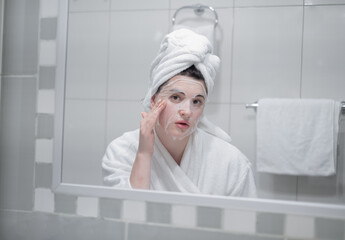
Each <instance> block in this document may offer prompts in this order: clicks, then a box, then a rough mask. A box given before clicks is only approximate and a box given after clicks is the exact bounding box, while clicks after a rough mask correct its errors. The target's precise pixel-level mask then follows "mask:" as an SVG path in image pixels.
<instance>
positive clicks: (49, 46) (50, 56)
mask: <svg viewBox="0 0 345 240" xmlns="http://www.w3.org/2000/svg"><path fill="white" fill-rule="evenodd" d="M39 52H40V53H39V65H40V66H55V64H56V41H53V40H41V41H40V50H39Z"/></svg>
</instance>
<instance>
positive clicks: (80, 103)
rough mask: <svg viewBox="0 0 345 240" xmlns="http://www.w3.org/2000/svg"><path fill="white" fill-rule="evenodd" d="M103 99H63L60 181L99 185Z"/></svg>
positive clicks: (103, 138) (100, 175) (103, 133)
mask: <svg viewBox="0 0 345 240" xmlns="http://www.w3.org/2000/svg"><path fill="white" fill-rule="evenodd" d="M105 106H106V103H105V101H97V100H94V101H93V100H66V102H65V126H64V141H63V149H64V151H63V164H62V166H63V169H62V170H63V174H62V179H63V182H68V183H79V184H91V185H94V184H96V185H102V181H103V179H102V168H101V161H102V157H103V155H104V152H105V148H104V141H105V109H106V107H105Z"/></svg>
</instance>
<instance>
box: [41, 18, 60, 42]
mask: <svg viewBox="0 0 345 240" xmlns="http://www.w3.org/2000/svg"><path fill="white" fill-rule="evenodd" d="M56 30H57V18H42V19H41V32H40V38H41V39H42V40H55V39H56Z"/></svg>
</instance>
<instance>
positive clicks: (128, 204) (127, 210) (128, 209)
mask: <svg viewBox="0 0 345 240" xmlns="http://www.w3.org/2000/svg"><path fill="white" fill-rule="evenodd" d="M122 210H123V213H122V218H123V219H125V220H133V221H145V220H146V203H145V202H141V201H132V200H124V201H123V205H122Z"/></svg>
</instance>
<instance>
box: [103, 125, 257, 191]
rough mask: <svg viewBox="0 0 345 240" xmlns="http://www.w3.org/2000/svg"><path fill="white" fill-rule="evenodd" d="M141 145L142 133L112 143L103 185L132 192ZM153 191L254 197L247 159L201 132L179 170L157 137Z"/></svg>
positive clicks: (152, 177) (152, 176) (192, 141)
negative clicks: (136, 160) (134, 167)
mask: <svg viewBox="0 0 345 240" xmlns="http://www.w3.org/2000/svg"><path fill="white" fill-rule="evenodd" d="M138 144H139V129H137V130H135V131H132V132H127V133H125V134H123V135H122V136H121V137H119V138H117V139H115V140H113V141H112V142H111V143H110V144H109V146H108V148H107V150H106V153H105V155H104V157H103V162H102V167H103V170H104V173H105V177H104V183H105V184H106V185H108V186H114V187H117V188H131V185H130V182H129V177H130V174H131V170H132V165H133V163H134V160H135V157H136V153H137V149H138ZM150 188H151V190H160V191H175V192H188V193H202V194H212V195H224V196H242V197H255V196H256V187H255V182H254V178H253V174H252V170H251V164H250V162H249V161H248V159H247V158H246V157H245V156H244V155H243V154H242V153H241V152H240V151H239V150H238V149H237V148H236V147H234V146H233V145H231V144H230V143H228V142H226V141H224V140H222V139H220V138H218V137H215V136H214V135H211V134H209V133H207V132H205V131H203V130H202V129H200V128H197V130H196V131H195V132H194V133H193V134H192V135H191V136H190V139H189V141H188V144H187V146H186V149H185V152H184V155H183V158H182V161H181V164H180V166H179V165H178V164H177V163H176V162H175V160H174V159H173V158H172V156H171V155H170V154H169V152H168V151H167V150H166V148H165V147H164V146H163V145H162V143H161V142H160V141H159V138H158V137H157V136H155V146H154V154H153V157H152V164H151V187H150Z"/></svg>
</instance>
